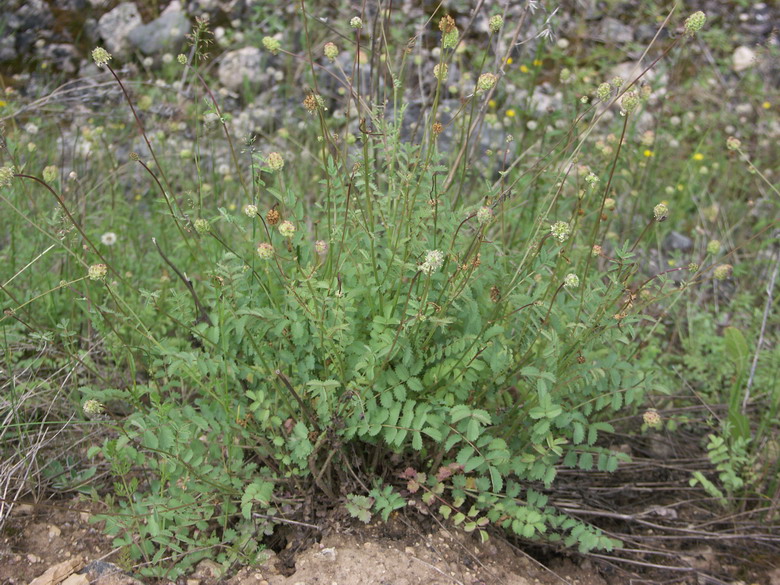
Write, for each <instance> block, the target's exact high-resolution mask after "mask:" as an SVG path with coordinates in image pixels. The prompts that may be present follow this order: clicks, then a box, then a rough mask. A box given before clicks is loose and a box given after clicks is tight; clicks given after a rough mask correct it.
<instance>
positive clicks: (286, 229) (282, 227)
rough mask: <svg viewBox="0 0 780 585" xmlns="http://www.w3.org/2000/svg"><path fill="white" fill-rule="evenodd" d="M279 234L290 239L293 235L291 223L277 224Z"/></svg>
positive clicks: (293, 228)
mask: <svg viewBox="0 0 780 585" xmlns="http://www.w3.org/2000/svg"><path fill="white" fill-rule="evenodd" d="M279 233H280V234H282V236H284V237H285V238H292V237H293V234H295V224H293V222H291V221H283V222H282V223H280V224H279Z"/></svg>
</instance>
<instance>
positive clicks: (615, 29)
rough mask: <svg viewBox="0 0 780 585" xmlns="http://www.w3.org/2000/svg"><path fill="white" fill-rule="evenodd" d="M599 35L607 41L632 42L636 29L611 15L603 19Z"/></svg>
mask: <svg viewBox="0 0 780 585" xmlns="http://www.w3.org/2000/svg"><path fill="white" fill-rule="evenodd" d="M599 37H600V38H601V40H603V41H604V42H606V43H617V44H623V43H630V42H631V41H633V40H634V29H633V28H631V27H630V26H628V25H627V24H623V23H622V22H620V21H619V20H618V19H617V18H612V17H611V16H608V17H606V18H605V19H604V20H602V21H601V24H600V26H599Z"/></svg>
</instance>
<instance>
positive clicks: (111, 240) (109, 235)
mask: <svg viewBox="0 0 780 585" xmlns="http://www.w3.org/2000/svg"><path fill="white" fill-rule="evenodd" d="M100 241H101V243H102V244H103V245H104V246H113V245H114V244H116V234H115V233H114V232H106V233H104V234H103V235H102V236H100Z"/></svg>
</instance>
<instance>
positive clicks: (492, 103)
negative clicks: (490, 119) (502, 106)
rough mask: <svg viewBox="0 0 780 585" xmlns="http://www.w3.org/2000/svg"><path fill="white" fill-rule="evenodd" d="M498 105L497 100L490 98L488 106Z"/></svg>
mask: <svg viewBox="0 0 780 585" xmlns="http://www.w3.org/2000/svg"><path fill="white" fill-rule="evenodd" d="M497 105H498V104H496V100H490V101H489V102H488V106H490V107H491V108H495V107H496V106H497Z"/></svg>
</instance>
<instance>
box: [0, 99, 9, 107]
mask: <svg viewBox="0 0 780 585" xmlns="http://www.w3.org/2000/svg"><path fill="white" fill-rule="evenodd" d="M7 105H8V102H7V101H5V100H0V108H4V107H6V106H7Z"/></svg>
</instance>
